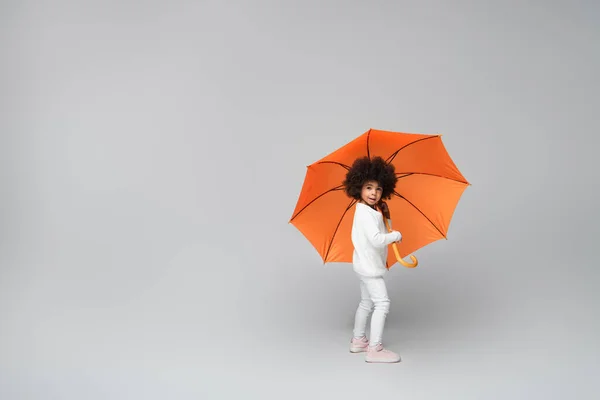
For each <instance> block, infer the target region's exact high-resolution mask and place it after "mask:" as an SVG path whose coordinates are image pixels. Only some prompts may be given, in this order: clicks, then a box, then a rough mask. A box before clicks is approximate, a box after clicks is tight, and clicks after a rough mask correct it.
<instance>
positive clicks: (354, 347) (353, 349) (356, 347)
mask: <svg viewBox="0 0 600 400" xmlns="http://www.w3.org/2000/svg"><path fill="white" fill-rule="evenodd" d="M367 347H369V340H368V339H367V338H366V336H363V337H362V338H360V339H356V338H352V340H351V341H350V353H362V352H365V351H367Z"/></svg>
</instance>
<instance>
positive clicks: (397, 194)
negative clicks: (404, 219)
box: [394, 191, 447, 239]
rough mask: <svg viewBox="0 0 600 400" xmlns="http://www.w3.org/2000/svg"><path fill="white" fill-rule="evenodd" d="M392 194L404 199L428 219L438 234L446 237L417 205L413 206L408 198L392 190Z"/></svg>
mask: <svg viewBox="0 0 600 400" xmlns="http://www.w3.org/2000/svg"><path fill="white" fill-rule="evenodd" d="M394 195H395V196H398V197H399V198H401V199H402V200H404V201H406V202H407V203H408V204H410V205H411V206H412V207H413V208H414V209H415V210H417V211H418V212H419V213H420V214H421V215H422V216H423V217H425V219H426V220H427V221H429V223H430V224H431V226H433V227H434V228H435V229H436V230H437V231H438V232H439V233H440V235H442V237H443V238H444V239H447V238H446V235H444V233H443V232H442V230H441V229H440V228H438V227H437V226H435V224H434V223H433V221H432V220H431V219H429V217H428V216H427V215H425V213H424V212H423V211H421V210H420V209H419V207H417V206H415V205H414V204H413V203H412V202H411V201H410V200H408V199H407V198H406V197H404V196H402V195H401V194H400V193H398V192H396V191H394Z"/></svg>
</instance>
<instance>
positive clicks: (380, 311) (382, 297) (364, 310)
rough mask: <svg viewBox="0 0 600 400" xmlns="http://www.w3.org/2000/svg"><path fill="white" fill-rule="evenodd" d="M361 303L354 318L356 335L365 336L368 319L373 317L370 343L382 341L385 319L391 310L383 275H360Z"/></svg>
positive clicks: (375, 343) (373, 344)
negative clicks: (372, 276)
mask: <svg viewBox="0 0 600 400" xmlns="http://www.w3.org/2000/svg"><path fill="white" fill-rule="evenodd" d="M359 278H360V297H361V300H360V303H359V305H358V309H357V310H356V316H355V318H354V337H356V338H359V337H363V336H365V331H366V329H367V319H368V318H369V316H370V315H371V313H373V315H372V317H371V335H370V338H369V341H370V343H369V345H371V346H376V345H378V344H380V343H382V336H383V328H384V326H385V319H386V317H387V314H388V312H389V311H390V299H389V297H388V294H387V288H386V286H385V281H384V280H383V277H374V278H368V277H364V276H360V275H359Z"/></svg>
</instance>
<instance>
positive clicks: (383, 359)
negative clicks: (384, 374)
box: [365, 344, 400, 363]
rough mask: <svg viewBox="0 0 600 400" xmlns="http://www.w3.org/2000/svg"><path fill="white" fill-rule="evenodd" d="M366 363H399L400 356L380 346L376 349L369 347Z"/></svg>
mask: <svg viewBox="0 0 600 400" xmlns="http://www.w3.org/2000/svg"><path fill="white" fill-rule="evenodd" d="M365 361H366V362H368V363H397V362H400V356H399V355H398V354H396V353H394V352H393V351H389V350H387V349H384V348H383V346H382V345H381V344H378V345H377V346H375V347H371V346H369V348H368V350H367V355H366V356H365Z"/></svg>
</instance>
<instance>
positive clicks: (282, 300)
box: [0, 1, 600, 400]
mask: <svg viewBox="0 0 600 400" xmlns="http://www.w3.org/2000/svg"><path fill="white" fill-rule="evenodd" d="M527 4H528V5H527V6H525V5H524V3H522V4H517V3H514V4H512V3H511V4H508V3H506V2H483V3H482V2H478V3H477V4H475V3H473V4H467V3H461V4H451V3H448V2H442V1H438V2H433V1H427V2H422V1H421V2H418V3H417V2H377V3H369V4H367V3H359V2H355V3H349V2H331V1H325V2H322V1H321V2H311V1H309V2H307V1H302V2H286V3H285V5H284V4H283V3H278V2H265V1H260V2H252V4H250V3H243V2H196V3H192V2H189V3H185V2H177V1H175V2H168V3H167V2H163V3H158V2H147V3H146V4H145V5H144V6H141V5H134V4H133V3H128V2H125V3H123V2H92V3H90V2H86V3H85V4H84V3H81V4H74V3H73V4H71V3H68V2H66V1H54V2H46V3H43V4H42V3H36V2H32V1H20V2H16V1H13V2H10V1H9V2H4V3H2V12H1V13H0V15H1V17H0V18H1V20H0V22H1V23H0V27H1V28H0V29H2V35H0V38H1V39H0V40H1V42H0V43H2V45H3V47H4V48H5V49H6V52H5V53H4V54H5V55H6V60H7V62H4V63H2V64H3V65H2V67H1V69H0V71H1V72H2V75H1V76H2V82H1V84H2V88H3V89H2V92H3V94H4V96H3V98H2V99H3V103H2V113H3V114H2V115H3V117H2V118H0V124H2V125H1V131H2V132H3V133H2V135H0V140H1V143H0V148H1V149H2V158H1V160H0V162H1V163H2V165H1V168H0V171H1V172H0V177H1V179H2V183H3V184H2V188H3V196H2V207H1V210H2V215H1V221H2V222H1V223H0V234H1V235H2V236H1V240H0V263H1V264H0V265H1V268H0V399H2V400H4V399H6V400H21V399H32V400H38V399H40V400H41V399H43V400H48V399H61V400H63V399H69V400H70V399H86V400H94V399H119V400H120V399H138V398H140V399H238V398H239V399H264V398H274V397H278V398H284V399H300V398H317V399H319V398H328V397H331V398H343V399H359V398H365V397H366V396H370V398H376V397H377V396H381V397H384V396H385V397H386V398H389V397H390V396H399V397H402V398H407V399H411V400H412V399H478V400H479V399H486V400H487V399H511V400H517V399H533V398H536V399H537V398H539V399H565V398H576V399H596V398H598V394H599V393H600V392H599V389H598V383H597V379H596V377H597V375H598V373H599V372H600V368H599V365H598V359H599V357H598V356H599V355H600V354H599V346H598V338H599V337H600V323H599V318H598V315H600V313H599V312H598V311H599V310H598V304H600V301H599V300H600V297H599V295H598V291H597V287H598V283H599V282H598V281H599V278H600V273H599V272H598V269H597V254H596V251H595V250H596V247H597V245H596V242H597V239H598V237H600V231H599V227H600V224H599V222H600V218H599V214H600V213H599V212H598V209H597V205H598V204H599V202H600V193H599V191H598V187H597V184H596V183H597V182H598V181H599V174H598V172H597V171H599V170H600V169H598V168H597V166H596V165H595V161H596V158H597V157H596V153H597V150H596V148H595V147H594V146H595V145H596V144H597V143H598V140H596V133H595V132H596V131H597V129H598V123H597V120H598V118H597V115H596V114H597V110H598V109H600V101H599V97H598V92H599V90H598V89H600V87H599V84H598V80H597V77H596V75H597V73H596V71H598V70H600V53H599V51H598V47H597V46H594V44H595V43H597V42H598V40H599V39H600V31H599V30H598V27H597V23H596V21H598V18H599V17H600V13H599V8H598V6H597V5H595V4H593V3H592V2H578V3H572V2H566V1H562V2H552V3H548V2H544V3H541V2H539V3H538V4H533V3H527ZM369 128H377V129H387V130H402V131H407V132H422V133H442V134H443V135H444V136H443V139H444V143H445V145H446V147H447V149H448V151H449V152H450V154H451V155H452V157H453V159H454V160H455V162H456V164H457V165H458V167H459V168H460V170H461V172H463V174H464V175H465V176H466V177H467V179H468V180H469V181H470V182H471V183H472V184H473V186H471V187H469V188H468V189H467V191H466V192H465V194H464V196H463V198H462V200H461V202H460V204H459V206H458V208H457V210H456V213H455V215H454V219H453V221H452V224H451V226H450V230H449V235H448V240H446V241H439V242H436V243H434V244H432V245H430V246H428V247H426V248H424V249H422V250H420V251H418V252H417V253H416V256H417V257H418V258H419V262H420V265H419V267H418V268H416V269H413V270H411V269H406V268H403V267H401V266H398V265H397V266H396V267H395V268H394V269H392V271H391V272H390V274H389V279H388V289H389V293H390V295H391V298H392V309H391V313H390V315H389V318H388V322H387V326H386V330H385V336H384V340H385V342H386V345H387V346H389V347H390V348H391V349H393V350H395V351H398V352H399V353H400V354H401V356H402V362H401V363H399V364H395V365H370V364H367V363H365V362H364V359H363V357H362V356H361V355H353V354H350V353H349V352H348V348H347V346H348V340H349V336H350V334H351V328H352V322H353V315H354V311H355V308H356V305H357V304H358V300H359V290H358V283H357V281H356V279H355V277H354V276H353V274H352V272H351V267H350V266H349V265H343V264H333V265H326V266H323V265H322V263H321V261H320V259H319V258H318V255H317V253H316V252H315V251H314V249H312V247H311V246H310V244H309V243H308V242H307V241H306V240H305V239H304V238H303V237H302V235H301V234H300V233H299V232H298V231H296V230H295V228H294V227H293V226H291V225H288V224H287V221H288V220H289V218H290V216H291V213H292V211H293V208H294V206H295V202H296V199H297V196H298V194H299V191H300V187H301V185H302V180H303V178H304V173H305V166H306V165H308V164H310V163H312V162H313V161H315V160H317V159H319V158H321V157H322V156H324V155H325V154H327V153H329V152H330V151H332V150H334V149H336V148H337V147H339V146H341V145H343V144H345V143H346V142H348V141H349V140H351V139H353V138H354V137H356V136H358V135H360V134H361V133H363V132H364V131H366V130H367V129H369ZM392 211H393V210H392Z"/></svg>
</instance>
